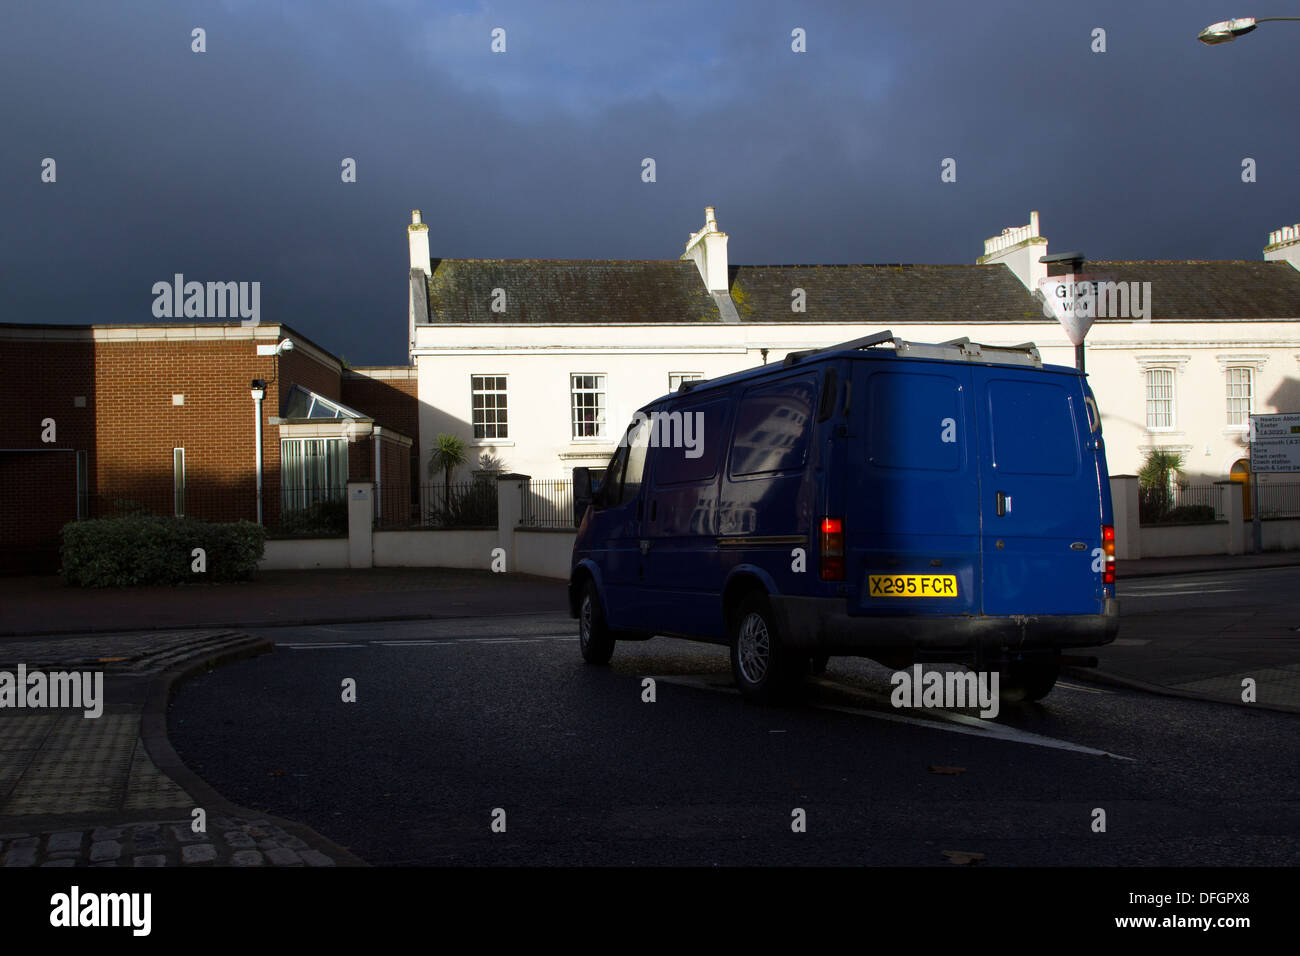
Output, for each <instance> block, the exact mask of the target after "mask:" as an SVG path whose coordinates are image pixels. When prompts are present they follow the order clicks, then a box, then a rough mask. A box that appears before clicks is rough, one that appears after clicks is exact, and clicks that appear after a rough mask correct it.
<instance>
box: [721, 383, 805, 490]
mask: <svg viewBox="0 0 1300 956" xmlns="http://www.w3.org/2000/svg"><path fill="white" fill-rule="evenodd" d="M816 399H817V379H816V378H812V377H809V378H801V379H795V380H787V381H784V382H780V383H779V384H776V385H766V386H762V387H759V388H751V389H749V390H748V391H747V392H745V395H744V397H743V398H742V399H741V400H740V407H739V409H738V410H737V412H736V438H735V442H734V444H733V446H732V450H731V473H732V474H733V475H736V476H740V475H758V474H766V473H768V472H774V471H789V470H790V469H794V468H802V467H803V464H804V460H805V458H806V457H807V454H808V433H809V430H810V429H811V427H812V415H813V403H814V402H815V401H816Z"/></svg>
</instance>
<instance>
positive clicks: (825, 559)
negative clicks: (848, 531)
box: [821, 518, 844, 581]
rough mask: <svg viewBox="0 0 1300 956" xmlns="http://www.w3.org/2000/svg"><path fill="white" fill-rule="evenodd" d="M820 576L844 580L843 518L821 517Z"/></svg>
mask: <svg viewBox="0 0 1300 956" xmlns="http://www.w3.org/2000/svg"><path fill="white" fill-rule="evenodd" d="M821 528H822V540H821V545H822V546H821V578H822V580H823V581H843V580H844V519H843V518H822V525H821Z"/></svg>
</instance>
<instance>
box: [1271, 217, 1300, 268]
mask: <svg viewBox="0 0 1300 956" xmlns="http://www.w3.org/2000/svg"><path fill="white" fill-rule="evenodd" d="M1279 260H1281V261H1283V262H1289V263H1291V265H1292V266H1293V267H1295V268H1296V269H1300V222H1298V223H1296V224H1295V225H1294V226H1283V227H1282V228H1281V229H1278V230H1275V231H1274V232H1270V233H1269V234H1268V245H1267V246H1265V247H1264V261H1266V262H1277V261H1279Z"/></svg>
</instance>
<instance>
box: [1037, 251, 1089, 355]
mask: <svg viewBox="0 0 1300 956" xmlns="http://www.w3.org/2000/svg"><path fill="white" fill-rule="evenodd" d="M1038 288H1039V291H1040V292H1041V293H1042V294H1043V303H1044V304H1043V311H1044V312H1046V313H1047V314H1048V315H1050V316H1052V317H1053V318H1055V319H1056V321H1058V322H1060V323H1061V327H1062V328H1063V329H1064V330H1065V335H1066V337H1067V338H1069V340H1070V341H1071V342H1072V343H1074V364H1075V367H1076V368H1078V369H1079V371H1081V372H1082V371H1085V368H1084V357H1083V340H1084V338H1085V337H1086V336H1087V334H1088V330H1089V329H1090V328H1092V323H1093V320H1094V319H1095V318H1096V317H1097V316H1096V307H1097V296H1096V290H1095V287H1094V286H1093V284H1092V281H1091V280H1090V279H1086V278H1084V277H1082V276H1076V275H1074V274H1073V273H1070V274H1068V275H1058V276H1049V277H1047V278H1044V279H1039V280H1038Z"/></svg>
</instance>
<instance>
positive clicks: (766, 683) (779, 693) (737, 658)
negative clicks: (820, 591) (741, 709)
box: [731, 594, 808, 702]
mask: <svg viewBox="0 0 1300 956" xmlns="http://www.w3.org/2000/svg"><path fill="white" fill-rule="evenodd" d="M807 670H808V658H807V657H804V656H801V655H798V654H792V653H790V652H789V651H788V650H787V649H786V647H785V646H784V643H783V640H782V637H781V633H780V631H779V629H778V628H777V626H776V619H775V617H774V616H773V614H772V608H771V605H770V604H769V603H768V600H767V596H766V595H763V594H751V595H750V596H749V597H747V598H745V600H743V601H742V602H741V603H740V607H739V608H737V609H736V613H735V614H734V615H732V619H731V677H732V680H734V681H735V682H736V687H737V688H738V689H739V690H740V693H741V695H742V696H743V697H744V698H745V699H746V700H754V701H764V702H770V701H775V700H780V699H783V698H785V697H787V696H789V694H790V692H791V691H793V690H794V689H795V688H796V687H797V686H798V685H799V682H800V681H801V680H802V679H803V677H804V675H805V674H806V673H807Z"/></svg>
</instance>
